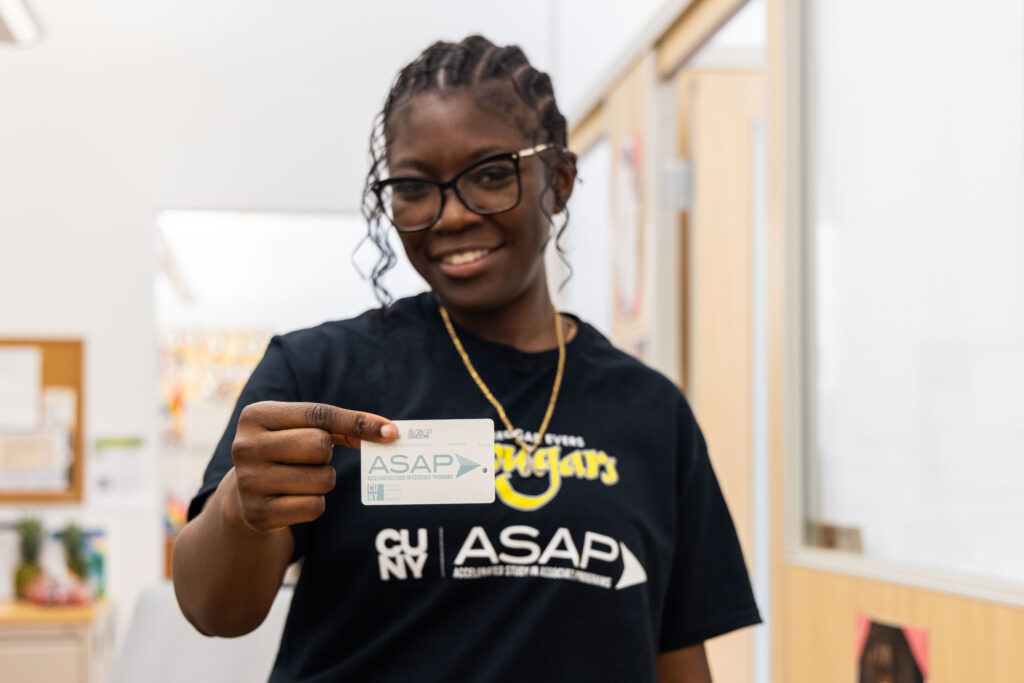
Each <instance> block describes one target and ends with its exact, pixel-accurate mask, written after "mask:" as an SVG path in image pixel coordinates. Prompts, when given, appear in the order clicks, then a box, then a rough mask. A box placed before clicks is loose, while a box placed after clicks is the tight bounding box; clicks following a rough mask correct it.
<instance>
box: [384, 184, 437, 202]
mask: <svg viewBox="0 0 1024 683" xmlns="http://www.w3.org/2000/svg"><path fill="white" fill-rule="evenodd" d="M391 191H392V192H393V193H394V196H395V199H400V200H401V201H403V202H412V201H416V200H417V199H423V198H424V197H427V196H428V195H429V193H430V185H429V184H427V183H420V182H416V181H412V180H403V181H402V182H399V183H393V184H392V185H391Z"/></svg>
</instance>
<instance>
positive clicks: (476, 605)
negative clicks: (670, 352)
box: [189, 293, 760, 682]
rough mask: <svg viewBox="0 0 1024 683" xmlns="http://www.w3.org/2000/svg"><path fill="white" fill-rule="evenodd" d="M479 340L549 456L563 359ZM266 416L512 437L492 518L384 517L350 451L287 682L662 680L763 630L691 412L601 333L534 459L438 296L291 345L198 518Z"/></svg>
mask: <svg viewBox="0 0 1024 683" xmlns="http://www.w3.org/2000/svg"><path fill="white" fill-rule="evenodd" d="M459 334H460V337H461V339H462V342H463V345H464V346H465V348H466V351H467V353H468V354H469V356H470V358H471V359H472V361H473V364H474V365H475V366H476V368H477V370H478V372H479V373H480V375H481V377H482V378H483V380H484V381H485V383H486V384H487V386H488V387H489V388H490V389H491V391H492V392H493V393H494V395H495V396H496V397H497V398H498V400H499V401H500V402H501V403H502V404H503V406H504V407H505V410H506V413H507V414H508V416H509V419H510V420H511V421H512V423H513V424H514V425H515V427H517V428H521V429H523V430H524V432H525V433H524V436H525V437H526V440H527V441H530V440H531V438H534V439H535V434H532V433H531V430H536V429H537V428H538V427H539V426H540V422H541V420H542V419H543V415H544V411H545V408H546V407H547V403H548V399H549V396H550V393H551V387H552V383H553V381H554V376H555V367H556V362H557V351H554V350H552V351H544V352H540V353H526V352H522V351H519V350H517V349H514V348H512V347H509V346H505V345H502V344H498V343H494V342H489V341H486V340H483V339H480V338H477V337H474V336H472V335H471V334H469V333H468V332H466V331H464V330H459ZM262 400H277V401H313V402H320V403H329V404H332V405H336V406H341V407H343V408H349V409H354V410H363V411H368V412H372V413H377V414H379V415H383V416H385V417H387V418H389V419H393V420H400V419H444V418H491V419H493V420H495V425H496V434H495V474H496V477H497V479H496V489H497V492H496V493H497V496H496V500H495V502H494V503H492V504H487V505H427V506H423V505H416V506H373V507H367V506H364V505H363V504H362V503H361V498H360V491H359V453H358V452H357V451H354V450H352V449H349V448H345V447H342V446H337V447H335V449H334V458H333V465H334V467H335V468H336V470H337V472H338V478H337V486H336V487H335V489H334V491H332V492H331V493H330V494H328V496H327V505H326V511H325V512H324V514H323V516H321V517H320V518H319V519H317V520H316V521H314V522H311V523H308V524H301V525H296V526H294V527H292V531H293V533H294V536H295V547H296V557H297V558H303V566H302V572H301V577H300V579H299V582H298V584H297V586H296V587H295V594H294V598H293V600H292V605H291V611H290V613H289V615H288V619H287V623H286V625H285V630H284V635H283V637H282V641H281V646H280V650H279V652H278V656H277V661H276V663H275V666H274V671H273V674H272V676H271V680H272V681H309V682H312V681H324V682H326V681H395V682H398V681H402V682H413V681H417V682H419V681H423V682H426V681H518V682H524V681H556V680H569V681H631V682H641V681H654V680H656V675H655V662H656V656H657V654H658V653H659V652H664V651H668V650H673V649H677V648H682V647H686V646H688V645H693V644H695V643H699V642H701V641H703V640H706V639H708V638H711V637H713V636H717V635H720V634H723V633H726V632H728V631H732V630H734V629H737V628H741V627H743V626H748V625H751V624H755V623H758V622H759V621H760V617H759V615H758V610H757V606H756V604H755V602H754V597H753V594H752V591H751V588H750V581H749V579H748V576H747V570H746V567H745V565H744V562H743V556H742V554H741V551H740V547H739V543H738V541H737V538H736V532H735V529H734V527H733V523H732V520H731V518H730V516H729V512H728V510H727V508H726V505H725V501H724V500H723V498H722V494H721V491H720V489H719V486H718V482H717V481H716V479H715V475H714V472H713V471H712V468H711V463H710V462H709V460H708V454H707V449H706V446H705V443H704V439H703V437H702V435H701V432H700V429H699V428H698V426H697V424H696V422H695V421H694V418H693V415H692V413H691V412H690V409H689V406H688V405H687V403H686V400H685V399H684V398H683V395H682V394H681V393H680V392H679V390H678V389H677V388H676V387H675V385H673V384H672V383H671V382H670V381H669V380H667V379H666V378H664V377H663V376H662V375H660V374H658V373H657V372H655V371H654V370H652V369H650V368H648V367H646V366H644V365H643V364H641V363H640V362H638V361H637V360H635V359H633V358H632V357H630V356H628V355H626V354H625V353H622V352H621V351H619V350H617V349H615V348H614V347H613V346H612V345H611V344H610V343H609V342H608V340H606V339H605V338H604V337H603V336H601V334H600V333H599V332H597V330H595V329H594V328H593V327H591V326H590V325H588V324H586V323H583V322H579V327H578V332H577V334H576V336H575V337H574V338H573V339H572V341H571V342H569V343H568V344H567V356H566V365H565V375H564V379H563V382H562V388H561V392H560V394H559V397H558V403H557V405H556V407H555V411H554V414H553V416H552V418H551V423H550V426H549V428H548V432H547V434H545V436H544V439H543V443H542V444H541V445H540V446H539V447H538V448H537V449H536V450H535V451H534V453H533V454H532V455H531V457H530V458H526V457H525V454H524V453H523V452H522V451H521V450H520V449H519V448H518V447H517V446H515V443H514V439H513V438H512V436H511V435H509V434H508V433H507V431H506V430H505V428H504V427H503V426H502V425H501V423H500V422H499V421H498V420H497V416H496V415H495V412H494V409H493V407H492V406H491V405H490V404H489V403H488V402H487V400H486V399H485V398H484V396H483V395H482V394H481V392H480V389H479V388H478V387H477V385H476V384H475V383H474V382H473V379H472V378H471V377H470V375H469V373H468V372H467V371H466V368H465V367H464V365H463V363H462V360H461V359H460V357H459V355H458V353H457V352H456V350H455V348H454V346H453V344H452V341H451V339H450V338H449V337H448V334H447V332H446V331H445V329H444V327H443V325H442V321H441V317H440V315H439V313H438V309H437V303H436V301H435V300H434V297H433V295H432V294H430V293H425V294H421V295H419V296H416V297H410V298H407V299H402V300H400V301H398V302H397V303H396V304H395V305H394V306H393V307H392V309H391V310H390V312H389V313H388V314H387V315H381V314H380V313H379V312H376V311H372V312H368V313H365V314H363V315H361V316H359V317H357V318H354V319H352V320H346V321H340V322H330V323H325V324H323V325H320V326H319V327H315V328H311V329H307V330H301V331H298V332H293V333H290V334H286V335H282V336H278V337H275V338H274V339H273V340H272V341H271V343H270V345H269V347H268V349H267V352H266V355H265V356H264V358H263V360H262V361H261V362H260V364H259V366H258V367H257V368H256V370H255V371H254V372H253V374H252V377H251V378H250V380H249V382H248V384H247V385H246V387H245V389H244V390H243V392H242V395H241V397H240V398H239V401H238V406H237V407H236V409H235V412H234V415H233V416H232V418H231V422H230V424H229V425H228V428H227V431H226V432H225V434H224V437H223V438H222V440H221V442H220V444H219V446H218V447H217V450H216V452H215V454H214V456H213V459H212V461H211V462H210V464H209V466H208V468H207V471H206V475H205V478H204V483H203V486H202V488H201V489H200V491H199V493H198V494H197V496H196V498H195V499H194V500H193V501H192V505H191V507H190V510H189V515H190V517H193V516H195V515H196V514H198V512H199V510H201V508H202V504H203V502H204V501H205V499H206V497H207V496H209V494H210V493H211V492H212V491H213V490H214V489H215V488H216V487H217V484H218V483H219V482H220V480H221V478H222V477H223V476H224V474H225V473H226V472H227V471H228V469H229V468H230V467H231V465H232V461H231V443H232V441H233V439H234V434H235V429H236V426H237V423H238V415H239V413H240V412H241V409H242V408H243V407H244V406H246V405H248V404H250V403H253V402H256V401H262Z"/></svg>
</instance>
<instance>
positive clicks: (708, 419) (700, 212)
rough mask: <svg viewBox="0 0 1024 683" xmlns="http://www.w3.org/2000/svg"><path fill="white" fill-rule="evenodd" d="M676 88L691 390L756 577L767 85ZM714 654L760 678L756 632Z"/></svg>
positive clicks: (681, 81) (719, 77) (711, 650)
mask: <svg viewBox="0 0 1024 683" xmlns="http://www.w3.org/2000/svg"><path fill="white" fill-rule="evenodd" d="M676 85H677V87H676V95H677V97H676V105H677V112H678V114H679V116H678V120H679V130H678V139H679V142H680V144H679V150H678V152H679V155H680V156H681V157H683V158H684V159H689V160H691V162H692V169H693V204H692V208H691V210H690V211H689V212H687V214H685V215H684V216H683V218H682V220H683V223H684V225H683V230H684V239H683V244H684V247H683V249H684V254H683V256H682V260H681V262H682V263H684V264H685V268H686V271H687V272H686V276H685V277H684V283H685V284H684V296H683V300H684V301H685V302H686V303H685V308H686V311H685V314H684V319H685V322H684V326H685V332H684V337H685V339H686V343H685V344H684V351H683V353H684V358H683V364H682V367H683V368H685V373H684V374H685V380H684V382H685V388H686V393H687V396H688V398H689V400H690V403H691V405H692V407H693V410H694V413H695V414H696V416H697V420H698V422H699V423H700V425H701V428H702V430H703V431H704V435H705V437H706V439H707V442H708V449H709V452H710V456H711V461H712V463H713V465H714V467H715V471H716V473H717V475H718V479H719V482H720V483H721V486H722V490H723V493H724V495H725V499H726V502H727V503H728V505H729V509H730V511H731V512H732V516H733V520H734V522H735V524H736V529H737V532H738V534H739V538H740V543H741V545H742V547H743V554H744V557H745V558H746V560H747V567H748V570H749V569H751V568H752V566H753V561H754V555H753V553H754V538H753V533H754V524H753V499H754V490H753V470H754V467H753V460H752V453H753V402H754V396H753V391H754V386H753V370H754V368H753V362H754V349H753V343H754V342H753V339H754V337H753V334H754V329H753V325H754V297H753V247H754V239H753V231H754V225H755V223H754V219H755V215H754V211H755V203H754V186H753V183H754V172H755V168H754V164H755V158H756V155H755V151H754V150H755V138H754V136H755V130H757V126H758V125H759V122H760V121H761V120H762V116H763V114H762V112H763V102H762V100H763V94H762V90H763V87H764V86H763V79H762V76H761V74H760V73H759V72H756V71H747V70H743V71H738V70H721V71H718V70H684V71H682V72H681V73H680V74H679V75H678V76H677V77H676ZM766 597H767V596H759V599H760V600H764V599H766ZM707 647H708V654H709V658H710V661H711V670H712V673H713V675H714V679H715V680H716V681H730V682H735V683H749V682H750V681H752V680H753V676H754V673H753V661H754V659H753V657H754V635H753V631H752V630H751V629H744V630H742V631H739V632H735V633H732V634H729V635H726V636H722V637H721V638H716V639H714V640H712V641H710V642H709V643H708V646H707Z"/></svg>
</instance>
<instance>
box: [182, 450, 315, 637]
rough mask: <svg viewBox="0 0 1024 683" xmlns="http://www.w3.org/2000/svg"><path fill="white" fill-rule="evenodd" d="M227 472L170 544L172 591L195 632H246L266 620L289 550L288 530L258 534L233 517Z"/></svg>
mask: <svg viewBox="0 0 1024 683" xmlns="http://www.w3.org/2000/svg"><path fill="white" fill-rule="evenodd" d="M237 501H238V497H237V488H236V480H235V471H234V470H233V469H232V470H230V471H229V472H228V473H227V474H226V475H225V476H224V479H223V480H222V481H221V483H220V486H218V487H217V490H216V491H214V493H213V494H212V495H211V496H210V498H209V499H208V500H207V501H206V505H205V507H204V508H203V511H202V512H201V513H200V514H199V515H198V516H197V517H196V518H195V519H193V520H192V521H191V522H189V523H188V524H187V525H186V526H185V528H184V529H182V530H181V533H180V534H179V535H178V539H177V541H176V542H175V544H174V554H173V566H174V591H175V594H176V595H177V598H178V604H179V605H180V607H181V611H182V613H183V614H184V615H185V617H186V618H187V619H188V620H189V621H190V622H191V623H192V625H193V626H195V627H196V629H198V630H199V631H200V632H202V633H204V634H206V635H211V636H221V637H233V636H240V635H244V634H246V633H249V632H250V631H252V630H253V629H255V628H256V627H257V626H259V625H260V624H261V623H262V622H263V619H264V618H266V616H267V613H268V612H269V611H270V607H271V605H272V604H273V602H274V597H275V596H276V595H277V590H278V588H279V587H280V585H281V579H282V577H283V576H284V572H285V570H286V569H287V567H288V563H289V562H290V560H291V557H292V553H293V550H294V544H295V541H294V538H293V536H292V532H291V529H290V528H288V527H285V528H281V529H277V530H275V531H271V532H257V531H254V530H253V529H251V528H250V527H249V526H247V525H246V524H245V522H244V521H242V518H241V516H240V514H239V513H238V502H237Z"/></svg>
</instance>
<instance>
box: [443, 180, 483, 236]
mask: <svg viewBox="0 0 1024 683" xmlns="http://www.w3.org/2000/svg"><path fill="white" fill-rule="evenodd" d="M442 200H443V204H442V206H441V216H440V217H439V218H438V219H437V222H436V223H434V226H433V227H432V228H431V229H432V230H437V231H441V232H445V231H458V230H464V229H465V228H467V227H469V226H470V225H472V224H473V223H475V222H477V221H478V220H479V219H480V214H478V213H476V212H475V211H471V210H470V209H469V207H467V206H466V205H465V204H464V203H463V201H462V199H460V198H459V195H458V194H456V192H455V188H453V187H449V188H446V189H445V191H444V197H443V198H442Z"/></svg>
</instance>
